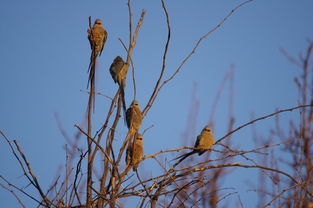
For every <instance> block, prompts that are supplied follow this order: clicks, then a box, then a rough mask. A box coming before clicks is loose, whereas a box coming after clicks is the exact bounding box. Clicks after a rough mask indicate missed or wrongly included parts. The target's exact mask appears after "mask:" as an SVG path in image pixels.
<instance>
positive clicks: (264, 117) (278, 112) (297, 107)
mask: <svg viewBox="0 0 313 208" xmlns="http://www.w3.org/2000/svg"><path fill="white" fill-rule="evenodd" d="M306 107H313V104H310V105H299V106H296V107H293V108H288V109H284V110H279V111H276V112H274V113H271V114H269V115H266V116H263V117H260V118H257V119H254V120H253V121H250V122H247V123H245V124H244V125H241V126H239V127H238V128H236V129H234V130H232V131H231V132H228V133H227V134H226V135H225V136H223V137H222V138H220V139H219V140H217V141H216V142H215V143H216V144H217V143H220V142H221V141H223V140H224V139H226V138H227V137H229V136H230V135H232V134H233V133H235V132H236V131H238V130H240V129H242V128H244V127H246V126H248V125H251V124H253V123H255V122H257V121H260V120H263V119H266V118H269V117H272V116H275V115H277V114H280V113H283V112H288V111H293V110H296V109H300V108H306Z"/></svg>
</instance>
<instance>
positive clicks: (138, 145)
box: [125, 134, 143, 171]
mask: <svg viewBox="0 0 313 208" xmlns="http://www.w3.org/2000/svg"><path fill="white" fill-rule="evenodd" d="M142 143H143V140H142V135H141V134H137V136H136V138H135V141H134V143H132V142H130V143H129V145H128V147H127V150H126V158H125V162H126V165H127V166H130V167H132V168H133V170H134V171H135V170H136V169H137V167H138V165H139V163H140V161H141V160H142V157H143V147H142Z"/></svg>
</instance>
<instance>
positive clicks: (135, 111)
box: [126, 100, 142, 131]
mask: <svg viewBox="0 0 313 208" xmlns="http://www.w3.org/2000/svg"><path fill="white" fill-rule="evenodd" d="M126 123H127V127H128V129H129V130H135V131H138V130H139V128H140V126H141V123H142V113H141V111H140V108H139V103H138V101H137V100H134V101H133V102H132V103H131V105H130V107H129V108H128V109H127V111H126Z"/></svg>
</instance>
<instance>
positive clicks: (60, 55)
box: [0, 0, 313, 207]
mask: <svg viewBox="0 0 313 208" xmlns="http://www.w3.org/2000/svg"><path fill="white" fill-rule="evenodd" d="M195 2H196V3H195ZM240 2H242V1H239V0H233V1H226V0H222V1H221V0H198V1H187V0H180V1H166V4H167V7H168V12H169V15H170V21H171V29H172V42H171V45H170V46H169V54H168V62H167V63H168V64H167V68H166V72H165V78H167V77H168V76H169V75H171V74H172V73H173V72H174V70H175V69H176V68H177V66H178V65H179V64H180V63H181V61H182V60H183V58H184V57H185V56H186V55H187V54H188V53H189V52H190V51H191V49H192V48H193V46H194V45H195V43H196V41H197V40H198V39H199V38H200V37H201V36H202V35H203V34H205V33H206V32H207V31H209V30H210V29H212V28H213V27H215V26H216V25H217V24H218V23H219V22H220V21H221V20H222V19H223V18H224V17H225V16H226V15H227V14H228V13H229V12H230V11H231V9H233V8H234V7H235V6H236V5H238V4H239V3H240ZM126 3H127V1H126V0H123V1H122V0H95V1H88V2H87V1H74V0H68V1H61V0H55V1H39V0H34V1H16V0H10V1H8V0H3V1H1V3H0V17H1V18H0V26H1V33H0V41H1V47H0V69H1V76H0V96H1V104H0V105H1V108H0V129H1V130H2V131H4V132H5V134H6V135H7V136H8V137H9V138H10V139H17V140H18V141H19V142H20V144H21V146H22V148H23V150H24V152H25V153H26V155H27V157H28V159H29V161H30V162H31V165H32V167H33V170H34V172H35V173H36V175H37V176H38V178H39V181H40V182H41V183H42V184H43V187H44V188H45V189H47V188H48V186H49V185H50V184H51V183H52V181H53V178H54V176H55V174H56V172H57V169H58V167H59V166H60V165H62V164H63V162H64V159H65V151H64V144H65V139H64V137H63V136H62V135H61V133H60V130H59V129H58V127H57V122H56V120H55V117H54V114H55V113H57V114H58V115H59V118H60V121H61V123H62V125H63V128H64V130H65V131H66V132H67V133H68V135H69V136H70V137H72V136H73V135H74V134H75V133H76V132H77V130H76V129H75V127H74V124H80V123H81V122H82V120H83V118H84V115H85V111H86V104H87V94H86V93H84V92H81V91H80V90H81V89H83V90H85V89H86V84H87V73H86V71H87V67H88V64H89V56H90V46H89V42H88V39H87V28H88V17H89V16H92V17H93V18H101V19H102V20H103V24H104V26H105V28H106V29H107V31H108V40H107V43H106V45H105V48H104V51H103V54H102V56H101V57H100V59H99V65H98V79H97V91H99V92H102V93H104V94H107V95H110V96H113V94H114V93H115V92H116V90H117V85H114V82H113V81H112V79H111V76H110V74H109V72H108V68H109V66H110V64H111V63H112V60H113V59H114V57H115V56H117V55H120V56H122V57H124V58H125V57H126V54H125V51H124V49H123V47H122V46H121V44H120V43H119V41H118V38H121V39H122V40H123V41H124V42H125V43H127V42H128V35H129V33H128V10H127V5H126ZM141 9H145V10H147V13H146V16H145V19H144V23H143V25H142V28H141V31H140V34H139V37H138V39H137V45H136V46H135V49H134V53H133V60H134V64H135V68H136V75H137V77H136V80H137V88H138V92H137V93H138V95H137V97H138V100H139V102H140V106H141V107H142V108H143V107H144V106H145V104H146V103H147V101H148V99H149V97H150V95H151V93H152V90H153V87H154V85H155V82H156V80H157V77H158V75H159V73H160V69H161V66H162V53H163V49H164V45H165V38H166V33H167V31H166V25H165V16H164V13H163V11H162V7H161V3H160V1H146V0H136V1H134V3H133V14H134V23H136V22H137V20H138V17H139V15H140V12H141ZM312 10H313V2H312V1H311V0H302V1H293V0H276V1H273V0H254V1H253V2H251V3H249V4H247V5H245V6H244V7H242V8H240V9H239V10H238V11H236V13H234V14H233V16H231V17H230V18H229V19H228V21H226V22H225V23H224V24H223V25H222V26H221V27H220V28H219V29H218V30H216V31H215V32H214V33H213V34H212V35H210V36H209V37H208V38H207V39H205V40H204V41H203V42H202V44H201V45H200V47H199V48H198V50H197V52H196V53H195V54H194V56H192V57H191V58H190V59H189V61H188V62H187V63H186V64H185V66H184V67H183V69H182V71H181V72H180V73H179V74H178V75H177V76H176V78H175V79H174V80H173V81H171V82H170V83H169V84H168V85H166V86H165V87H164V88H163V89H162V91H161V92H160V94H159V97H158V99H157V100H156V102H155V104H154V105H153V107H152V109H151V110H150V111H149V113H148V116H147V117H146V119H145V120H144V122H143V126H142V128H143V129H145V128H147V127H149V126H151V125H154V127H153V128H152V129H150V130H149V131H148V132H147V133H146V135H145V138H144V141H145V144H144V148H145V154H151V153H153V152H156V151H159V150H161V149H168V148H175V147H179V146H181V145H182V141H181V139H182V134H183V133H184V132H185V131H186V128H188V126H190V125H191V124H190V123H188V121H187V119H188V112H189V108H190V103H191V97H192V89H193V86H194V85H196V86H197V87H196V94H195V95H194V96H196V97H197V99H198V100H199V102H200V106H199V109H198V112H199V114H198V117H197V121H196V129H195V131H194V132H193V135H194V138H195V136H196V135H197V134H198V133H199V131H201V128H202V127H203V126H204V125H205V124H206V122H207V121H208V119H209V118H208V116H209V113H210V111H211V108H212V103H213V100H214V96H215V94H216V92H217V89H218V87H219V85H220V83H221V81H222V79H223V77H224V75H225V73H227V71H229V69H230V66H231V65H234V69H235V76H234V92H235V99H234V106H233V107H234V114H235V117H236V122H235V126H238V125H240V124H242V123H244V122H247V121H249V119H250V118H251V113H252V112H254V113H255V115H256V116H262V115H265V114H268V113H271V112H273V111H274V110H275V109H276V108H278V107H279V108H281V109H282V108H288V107H292V106H295V105H297V90H296V87H295V85H294V83H293V78H294V76H296V75H298V74H299V70H298V69H297V68H296V67H295V66H293V65H291V64H290V63H289V61H288V60H287V59H286V58H285V57H284V56H283V55H282V54H281V53H280V51H279V48H284V49H286V50H287V51H288V52H289V53H290V54H291V55H294V56H296V57H298V56H299V54H300V52H302V51H304V50H305V47H306V45H307V41H306V40H307V39H311V40H312V39H313V27H312V21H313V13H312ZM129 75H130V74H129ZM130 78H131V77H130V76H129V77H128V82H127V90H126V101H127V105H129V104H130V102H131V100H132V85H131V84H132V83H131V81H130V80H131V79H130ZM227 96H228V94H227V93H225V92H224V93H223V94H222V98H221V100H220V103H219V105H218V109H217V114H216V118H215V119H216V126H215V128H214V132H215V137H217V138H219V137H221V136H223V135H224V134H225V133H226V129H227V125H226V124H227V122H226V119H227V107H228V102H229V100H228V97H227ZM96 102H97V104H96V111H95V115H94V116H95V119H94V126H95V128H96V129H98V128H99V127H100V125H101V123H102V122H103V121H104V116H105V115H106V111H107V110H108V104H109V100H108V99H107V98H104V97H100V96H98V97H96ZM297 116H298V114H297V112H294V113H288V114H287V115H284V117H283V118H284V119H286V120H288V119H293V118H297ZM272 121H273V120H270V121H264V122H263V121H262V122H260V123H258V124H257V125H256V127H257V129H258V131H259V132H260V133H261V134H262V135H264V136H267V135H268V132H267V129H268V127H270V125H271V124H272ZM126 131H127V129H126V127H125V126H123V125H122V123H121V126H120V131H119V132H118V133H117V135H118V136H120V137H121V138H122V137H123V135H124V134H125V132H126ZM194 138H192V137H191V138H189V140H188V144H189V145H192V144H193V143H194ZM232 139H233V143H235V144H236V146H239V147H240V148H242V149H244V148H248V147H253V146H254V144H253V142H252V134H251V128H247V129H244V130H242V131H241V132H240V133H238V134H235V135H234V136H233V137H232ZM84 142H85V139H84V138H82V141H81V144H84ZM168 156H169V158H170V157H172V156H171V155H168ZM0 161H1V166H0V174H1V175H4V176H6V177H7V178H8V179H9V180H10V181H12V182H16V183H17V184H20V185H21V184H22V185H27V183H26V182H25V181H24V180H22V179H21V178H20V176H21V174H22V171H21V170H20V168H19V167H18V166H17V165H16V161H15V160H14V158H13V156H12V154H11V153H10V151H9V147H8V145H7V144H6V143H5V142H4V140H2V139H1V140H0ZM149 162H151V160H150V161H146V162H145V163H143V165H142V166H141V171H142V172H143V173H146V174H147V175H153V171H154V170H153V169H152V170H151V169H149V166H150V165H151V164H149ZM234 174H235V173H234ZM242 174H247V175H248V177H250V178H243V179H242V180H240V181H241V182H240V183H243V182H244V181H246V180H250V181H253V180H254V178H253V177H254V176H253V175H252V174H250V175H249V171H247V170H243V172H241V175H242ZM231 180H233V179H231ZM236 185H237V187H238V184H236ZM236 185H232V184H231V185H230V186H232V187H233V186H236ZM239 185H240V184H239ZM249 188H251V187H248V186H247V187H245V189H243V190H240V194H242V195H241V197H242V198H244V197H246V196H252V198H250V199H251V200H249V201H247V202H246V205H247V207H249V206H248V205H250V206H251V205H253V204H254V203H255V200H253V196H255V195H251V193H250V192H249V193H248V192H247V190H248V189H249ZM0 200H1V206H3V207H18V205H17V203H16V200H15V199H14V197H13V196H12V195H11V194H10V193H8V192H6V191H4V190H3V189H0ZM28 201H30V200H28ZM26 204H27V205H28V206H29V207H32V206H33V204H32V203H31V202H27V203H26Z"/></svg>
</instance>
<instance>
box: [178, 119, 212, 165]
mask: <svg viewBox="0 0 313 208" xmlns="http://www.w3.org/2000/svg"><path fill="white" fill-rule="evenodd" d="M213 144H214V135H213V133H212V130H211V128H210V126H208V125H206V126H205V127H204V128H203V129H202V131H201V133H200V134H199V135H198V136H197V140H196V142H195V145H194V149H193V150H192V151H191V152H188V153H186V154H183V155H181V156H179V157H177V158H175V159H174V160H177V159H179V160H178V162H176V163H175V165H174V166H177V165H178V164H179V163H181V162H182V161H183V160H185V159H186V158H187V157H189V156H190V155H193V154H195V153H198V155H199V156H200V155H202V154H203V153H204V152H205V151H206V150H208V149H210V148H211V147H212V145H213Z"/></svg>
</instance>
